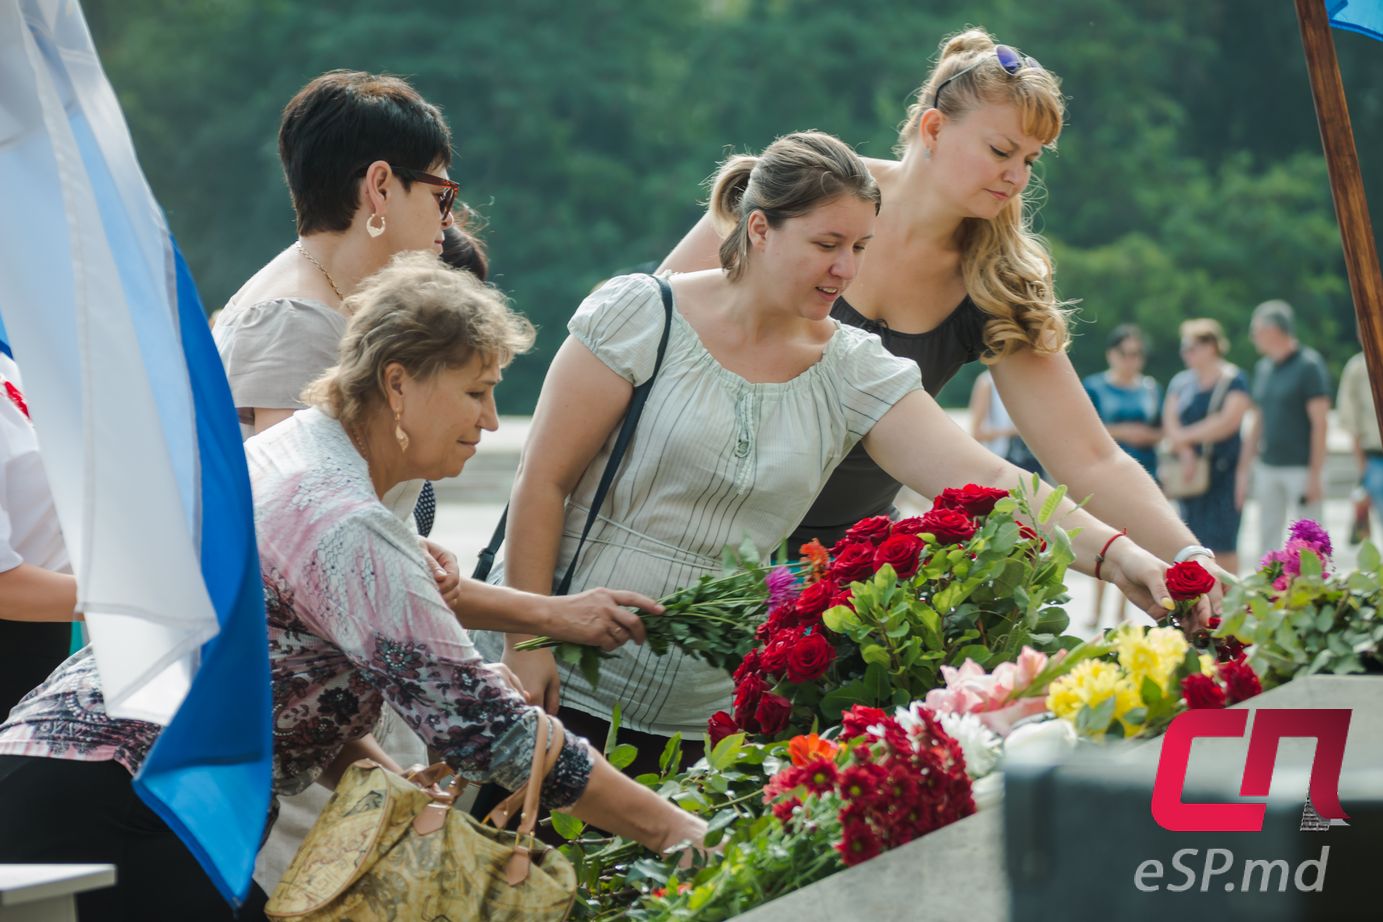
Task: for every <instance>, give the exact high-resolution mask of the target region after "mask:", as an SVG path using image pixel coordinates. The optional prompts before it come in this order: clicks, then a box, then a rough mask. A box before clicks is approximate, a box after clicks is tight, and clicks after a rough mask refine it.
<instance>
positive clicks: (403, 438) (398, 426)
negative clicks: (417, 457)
mask: <svg viewBox="0 0 1383 922" xmlns="http://www.w3.org/2000/svg"><path fill="white" fill-rule="evenodd" d="M402 415H403V411H401V410H395V411H394V438H396V439H398V440H399V451H401V452H403V453H405V454H407V453H408V433H407V432H404V431H403V424H402V423H400V422H399V417H401V416H402Z"/></svg>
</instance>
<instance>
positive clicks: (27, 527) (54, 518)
mask: <svg viewBox="0 0 1383 922" xmlns="http://www.w3.org/2000/svg"><path fill="white" fill-rule="evenodd" d="M11 388H13V389H14V392H18V386H17V385H16V384H14V382H12V381H11V380H10V379H9V378H8V377H6V376H5V375H4V374H3V373H0V573H4V572H8V571H10V570H13V569H14V568H15V567H17V566H19V565H20V564H21V563H28V564H33V565H34V566H36V567H42V568H43V569H45V570H54V571H56V572H59V573H71V572H72V564H71V561H69V560H68V557H67V548H66V546H65V545H64V544H63V540H62V529H61V528H60V527H59V525H58V514H57V510H55V509H54V508H53V493H52V491H51V490H50V489H49V487H48V475H47V474H46V473H45V472H44V470H43V462H42V461H41V460H40V458H39V454H38V438H37V437H36V436H35V434H34V427H33V425H32V424H31V423H30V422H29V419H28V417H27V416H26V415H25V414H24V412H23V411H22V410H21V409H20V408H19V406H18V404H16V403H15V401H14V399H13V398H12V397H11V396H10V393H11ZM21 399H22V397H21Z"/></svg>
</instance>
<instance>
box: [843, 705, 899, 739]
mask: <svg viewBox="0 0 1383 922" xmlns="http://www.w3.org/2000/svg"><path fill="white" fill-rule="evenodd" d="M888 719H889V716H888V715H887V714H885V713H884V712H883V711H882V710H880V709H879V708H874V707H869V706H867V705H863V704H857V705H855V706H854V707H852V708H850V710H848V711H846V712H845V713H844V714H842V715H841V732H840V737H841V739H844V740H849V739H854V738H855V737H857V736H865V735H868V733H869V728H870V727H873V726H878V725H882V724H884V723H885V722H887V721H888Z"/></svg>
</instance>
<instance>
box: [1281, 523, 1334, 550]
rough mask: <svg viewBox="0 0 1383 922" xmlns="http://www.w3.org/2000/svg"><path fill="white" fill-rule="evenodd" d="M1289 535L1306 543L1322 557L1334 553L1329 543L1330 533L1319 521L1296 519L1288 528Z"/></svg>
mask: <svg viewBox="0 0 1383 922" xmlns="http://www.w3.org/2000/svg"><path fill="white" fill-rule="evenodd" d="M1289 531H1290V533H1291V536H1292V537H1293V538H1295V539H1297V540H1299V541H1302V542H1304V543H1305V544H1306V545H1308V546H1309V547H1310V548H1311V550H1313V551H1315V552H1316V554H1317V555H1319V556H1322V557H1329V556H1330V555H1331V554H1333V553H1334V548H1333V547H1332V546H1331V544H1330V535H1329V533H1327V532H1326V530H1325V529H1324V528H1322V527H1321V524H1320V523H1319V522H1316V521H1313V520H1312V519H1298V520H1297V521H1295V522H1293V523H1292V527H1291V529H1289Z"/></svg>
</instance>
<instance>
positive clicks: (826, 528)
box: [788, 296, 989, 556]
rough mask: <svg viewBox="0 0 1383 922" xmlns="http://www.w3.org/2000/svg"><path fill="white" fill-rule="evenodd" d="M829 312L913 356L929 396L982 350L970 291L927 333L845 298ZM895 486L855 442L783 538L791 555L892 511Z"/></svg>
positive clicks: (981, 318) (981, 322)
mask: <svg viewBox="0 0 1383 922" xmlns="http://www.w3.org/2000/svg"><path fill="white" fill-rule="evenodd" d="M831 316H832V317H834V318H835V319H837V320H839V321H840V322H841V323H845V324H849V325H850V326H853V327H859V328H861V329H863V330H867V331H868V332H870V333H876V334H878V336H879V338H880V339H881V340H882V341H883V344H884V348H885V349H887V350H888V351H889V352H892V353H893V354H894V355H896V356H899V357H900V358H905V359H911V360H912V361H914V362H916V363H917V365H918V368H920V369H921V371H922V386H923V387H924V388H925V389H926V391H927V393H929V394H931V395H932V396H936V394H937V392H938V391H940V390H941V388H942V387H943V386H945V384H946V382H947V381H950V380H951V379H952V378H954V377H955V375H956V372H958V371H960V369H961V366H963V365H965V364H967V363H969V362H973V361H975V360H976V359H978V358H979V357H980V355H981V354H982V353H983V352H984V326H985V323H986V322H987V321H988V319H989V318H988V317H987V316H986V315H985V313H984V311H982V310H980V308H979V306H978V305H976V304H975V302H974V301H972V300H970V298H969V296H967V297H966V298H965V300H964V301H962V302H960V306H959V307H957V308H956V309H955V310H953V311H952V312H951V314H950V316H948V317H947V318H946V319H945V320H943V321H942V322H941V325H940V326H938V327H936V328H935V329H932V330H929V331H927V332H926V333H897V332H895V331H893V330H891V329H889V327H888V325H887V324H886V323H883V322H881V321H877V320H870V319H869V318H868V317H865V316H864V315H862V314H861V313H860V312H859V311H857V310H855V309H854V308H853V307H851V306H850V303H849V302H848V301H846V300H845V299H844V298H837V299H836V303H835V305H834V306H832V308H831ZM957 486H959V484H957ZM900 489H902V484H900V483H899V482H898V481H896V480H894V479H893V478H892V477H890V476H889V475H888V474H886V473H884V471H883V469H882V468H881V467H879V465H877V464H875V463H874V461H873V459H871V458H870V457H869V454H868V453H867V452H866V451H865V450H864V447H863V445H856V446H855V448H854V450H853V451H851V452H850V454H849V455H847V456H846V458H845V460H844V461H842V462H841V463H840V466H839V467H837V468H836V470H835V473H833V474H832V475H831V477H830V479H829V480H827V481H826V485H825V486H824V487H822V488H821V493H820V494H818V495H817V497H816V502H815V503H813V504H812V508H811V509H810V510H809V511H808V512H807V517H806V518H805V519H803V520H802V524H801V525H798V526H797V529H796V530H795V531H794V532H793V533H792V536H791V537H790V538H789V539H788V554H789V555H791V556H795V555H796V554H797V549H798V548H799V547H801V546H802V545H803V544H805V543H807V542H808V541H810V540H811V539H813V538H816V539H817V540H818V541H820V542H821V543H822V544H824V545H825V546H826V547H830V546H831V545H832V544H834V543H836V541H838V540H840V537H841V536H842V535H844V534H845V530H846V529H847V528H849V527H850V526H851V525H853V524H854V523H855V522H857V521H859V520H860V519H863V518H867V517H868V516H871V515H885V514H888V513H890V512H892V510H893V501H894V500H895V499H897V497H898V491H899V490H900Z"/></svg>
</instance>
